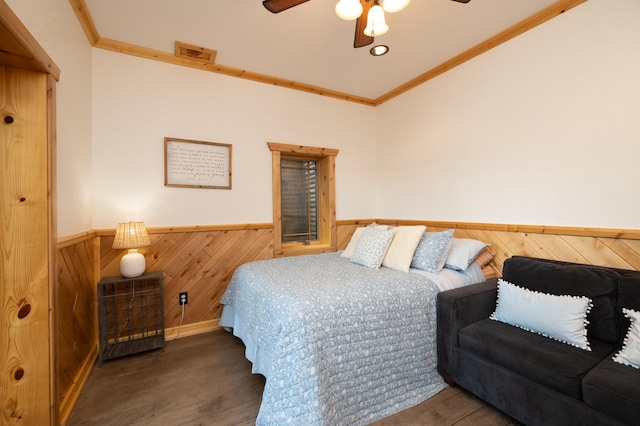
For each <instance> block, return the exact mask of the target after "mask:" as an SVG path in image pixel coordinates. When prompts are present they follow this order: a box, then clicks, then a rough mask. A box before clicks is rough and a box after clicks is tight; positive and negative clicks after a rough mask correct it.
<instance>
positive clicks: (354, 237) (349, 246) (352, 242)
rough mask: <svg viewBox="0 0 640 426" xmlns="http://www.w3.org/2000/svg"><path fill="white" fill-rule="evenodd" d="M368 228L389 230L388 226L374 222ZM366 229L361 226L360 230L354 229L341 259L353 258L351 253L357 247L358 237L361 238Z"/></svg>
mask: <svg viewBox="0 0 640 426" xmlns="http://www.w3.org/2000/svg"><path fill="white" fill-rule="evenodd" d="M369 226H373V227H376V228H378V229H382V230H387V229H389V226H388V225H378V224H377V223H375V222H373V223H372V224H371V225H369ZM366 228H367V227H366V226H361V227H360V228H356V230H355V231H354V232H353V234H352V235H351V240H349V244H347V248H345V249H344V251H343V252H342V254H341V255H340V256H341V257H346V258H347V259H351V256H353V252H354V250H355V249H356V246H357V245H358V241H360V237H362V233H363V232H364V230H365V229H366Z"/></svg>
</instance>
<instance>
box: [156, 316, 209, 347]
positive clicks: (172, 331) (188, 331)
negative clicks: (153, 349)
mask: <svg viewBox="0 0 640 426" xmlns="http://www.w3.org/2000/svg"><path fill="white" fill-rule="evenodd" d="M219 321H220V320H218V319H213V320H209V321H202V322H197V323H194V324H186V325H182V326H178V327H172V328H167V329H165V330H164V339H165V341H167V342H168V341H171V340H175V339H180V338H182V337H189V336H195V335H196V334H202V333H208V332H210V331H214V330H217V329H219V328H220V324H218V322H219Z"/></svg>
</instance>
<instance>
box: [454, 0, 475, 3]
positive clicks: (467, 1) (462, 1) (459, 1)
mask: <svg viewBox="0 0 640 426" xmlns="http://www.w3.org/2000/svg"><path fill="white" fill-rule="evenodd" d="M453 1H457V2H458V3H469V2H470V1H471V0H453Z"/></svg>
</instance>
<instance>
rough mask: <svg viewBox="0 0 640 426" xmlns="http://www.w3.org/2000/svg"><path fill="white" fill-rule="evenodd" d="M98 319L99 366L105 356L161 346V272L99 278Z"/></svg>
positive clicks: (162, 322) (118, 355)
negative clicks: (138, 275) (136, 275)
mask: <svg viewBox="0 0 640 426" xmlns="http://www.w3.org/2000/svg"><path fill="white" fill-rule="evenodd" d="M98 322H99V343H100V358H99V365H100V366H102V361H103V360H106V359H111V358H116V357H120V356H124V355H130V354H134V353H138V352H143V351H148V350H150V349H158V348H162V349H164V304H163V298H162V272H161V271H157V272H148V273H146V274H143V275H142V276H140V277H136V278H124V277H121V276H116V277H105V278H102V279H101V280H100V282H99V283H98Z"/></svg>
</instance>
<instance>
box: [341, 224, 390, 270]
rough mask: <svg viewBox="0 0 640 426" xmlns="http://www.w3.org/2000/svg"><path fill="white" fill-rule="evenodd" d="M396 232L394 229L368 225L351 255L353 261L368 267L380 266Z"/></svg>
mask: <svg viewBox="0 0 640 426" xmlns="http://www.w3.org/2000/svg"><path fill="white" fill-rule="evenodd" d="M394 234H395V231H394V230H393V229H387V230H383V229H378V228H373V227H367V228H366V229H365V230H364V232H363V233H362V236H361V237H360V240H359V241H358V245H357V246H356V249H355V250H354V252H353V256H351V262H353V263H355V264H357V265H362V266H366V267H367V268H379V267H380V265H381V264H382V259H384V255H385V254H386V253H387V249H388V248H389V244H391V240H392V239H393V235H394Z"/></svg>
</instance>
